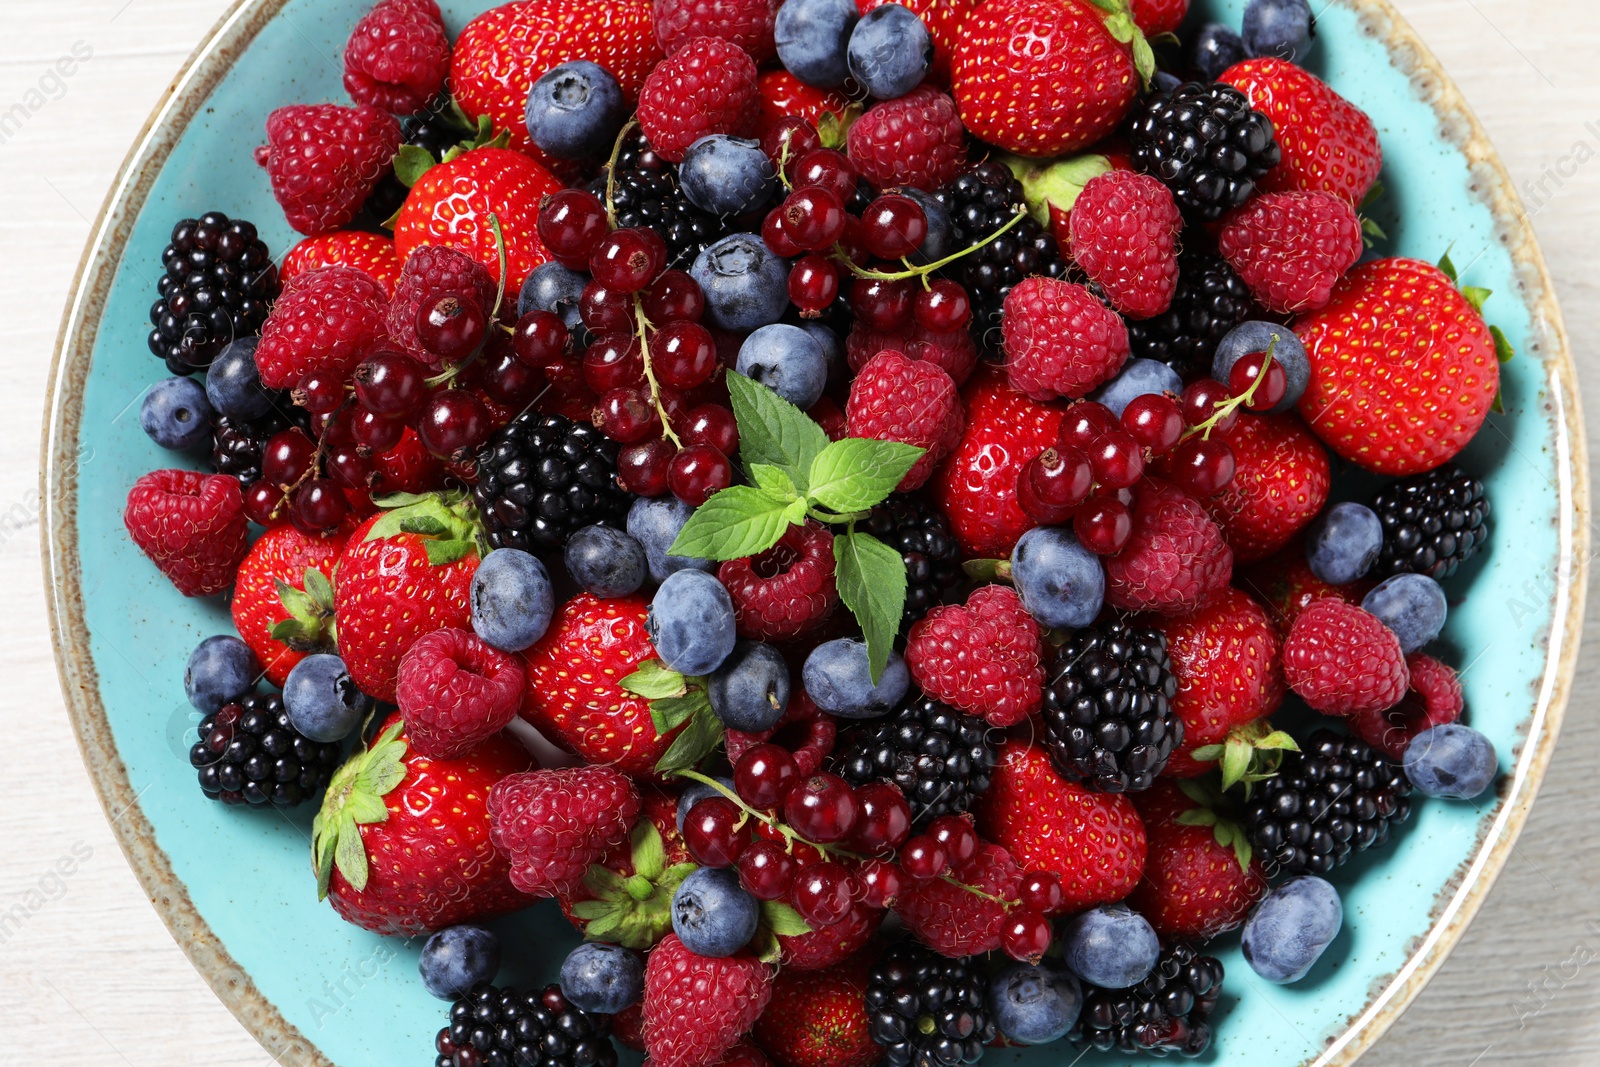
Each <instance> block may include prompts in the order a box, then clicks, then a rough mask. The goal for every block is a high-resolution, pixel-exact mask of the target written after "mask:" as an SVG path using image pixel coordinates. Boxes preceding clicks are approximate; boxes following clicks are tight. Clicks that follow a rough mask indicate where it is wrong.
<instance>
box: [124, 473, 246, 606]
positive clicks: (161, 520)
mask: <svg viewBox="0 0 1600 1067" xmlns="http://www.w3.org/2000/svg"><path fill="white" fill-rule="evenodd" d="M122 522H123V525H125V526H126V527H127V528H128V536H129V537H131V538H132V539H133V543H134V544H136V545H138V546H139V551H141V552H143V553H144V554H145V555H146V556H148V557H150V562H152V563H154V564H155V565H156V569H158V570H159V571H160V572H161V573H162V574H164V575H166V576H167V577H168V578H169V579H171V580H172V584H173V585H174V586H176V587H177V589H178V592H180V593H182V594H183V595H184V596H214V595H216V594H217V593H220V592H222V591H223V590H225V589H227V588H228V587H229V586H230V585H232V584H233V576H234V572H235V571H237V570H238V568H239V561H240V560H242V559H244V556H245V553H246V552H248V551H249V549H250V541H249V537H248V525H247V521H246V519H245V517H244V497H243V496H242V495H241V494H240V493H239V479H237V478H232V477H229V476H227V475H223V474H199V473H196V472H195V471H180V470H162V471H151V472H150V473H149V474H146V475H145V476H144V477H142V478H140V479H139V480H138V481H137V482H134V483H133V488H132V489H130V490H128V505H127V508H126V509H125V510H124V511H123V513H122Z"/></svg>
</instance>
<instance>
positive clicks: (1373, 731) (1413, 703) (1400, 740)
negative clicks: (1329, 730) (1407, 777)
mask: <svg viewBox="0 0 1600 1067" xmlns="http://www.w3.org/2000/svg"><path fill="white" fill-rule="evenodd" d="M1406 671H1407V673H1408V675H1409V678H1408V680H1407V688H1406V695H1405V696H1403V697H1401V698H1400V703H1398V704H1396V705H1395V706H1394V707H1392V708H1385V709H1383V710H1382V711H1363V712H1358V713H1356V714H1353V715H1351V716H1350V719H1349V722H1350V732H1351V733H1353V734H1355V735H1356V736H1357V737H1359V738H1361V740H1363V741H1365V742H1366V743H1367V744H1369V745H1371V746H1372V747H1373V748H1376V749H1379V750H1381V751H1382V752H1383V753H1384V754H1385V755H1387V756H1388V757H1389V758H1390V759H1392V760H1395V761H1397V762H1398V761H1399V760H1400V759H1401V758H1402V757H1404V756H1405V753H1406V746H1407V745H1409V744H1410V743H1411V739H1412V738H1413V737H1416V736H1417V735H1418V734H1420V733H1422V731H1424V730H1431V729H1432V728H1433V727H1435V726H1445V725H1447V724H1449V723H1453V722H1455V721H1456V720H1457V719H1459V718H1461V711H1462V709H1463V708H1464V707H1465V706H1466V704H1465V698H1464V697H1463V695H1462V692H1461V679H1459V678H1457V677H1456V672H1455V671H1454V670H1452V669H1451V668H1450V667H1449V666H1448V665H1447V664H1444V663H1440V662H1439V661H1438V660H1436V659H1434V658H1433V657H1432V656H1429V655H1425V654H1423V653H1421V652H1413V653H1412V654H1411V655H1409V656H1407V657H1406Z"/></svg>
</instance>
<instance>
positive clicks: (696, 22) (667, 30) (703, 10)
mask: <svg viewBox="0 0 1600 1067" xmlns="http://www.w3.org/2000/svg"><path fill="white" fill-rule="evenodd" d="M781 5H782V0H655V4H654V5H653V6H654V13H655V24H656V40H657V41H659V42H660V43H661V50H662V51H663V52H665V53H666V54H667V55H669V56H670V55H672V54H674V53H675V52H677V51H678V50H679V49H681V48H682V47H683V46H684V45H686V44H688V43H689V42H690V41H692V40H694V39H695V38H696V37H720V38H722V39H723V40H724V41H732V42H733V43H734V44H736V45H738V46H739V47H740V48H742V49H744V50H745V51H746V52H748V53H749V54H750V58H751V59H753V60H755V61H756V62H757V63H764V62H766V61H767V60H769V59H771V58H772V57H773V56H774V55H776V54H777V51H778V46H777V44H776V43H775V42H774V41H773V35H772V30H773V25H774V24H775V23H776V22H777V21H778V8H779V7H780V6H781Z"/></svg>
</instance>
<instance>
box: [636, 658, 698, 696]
mask: <svg viewBox="0 0 1600 1067" xmlns="http://www.w3.org/2000/svg"><path fill="white" fill-rule="evenodd" d="M622 688H624V689H626V690H627V691H628V692H630V693H633V694H634V695H635V696H642V697H644V698H645V699H646V700H659V699H661V698H662V697H681V696H683V694H684V693H685V692H686V691H687V689H688V685H687V683H685V681H684V678H683V675H681V674H679V673H678V672H677V671H674V670H669V669H668V668H667V665H666V664H665V663H662V662H661V661H660V660H658V659H647V660H645V661H644V662H643V663H641V664H639V668H638V670H636V671H634V672H633V673H632V674H630V675H628V676H627V677H626V678H624V679H623V680H622Z"/></svg>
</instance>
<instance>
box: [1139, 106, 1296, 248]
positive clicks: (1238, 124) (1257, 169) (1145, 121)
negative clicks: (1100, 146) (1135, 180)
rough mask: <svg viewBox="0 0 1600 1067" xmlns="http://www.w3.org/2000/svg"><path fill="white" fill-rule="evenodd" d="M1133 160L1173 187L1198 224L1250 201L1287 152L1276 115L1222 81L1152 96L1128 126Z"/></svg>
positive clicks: (1184, 210) (1215, 219) (1163, 182)
mask: <svg viewBox="0 0 1600 1067" xmlns="http://www.w3.org/2000/svg"><path fill="white" fill-rule="evenodd" d="M1128 146H1129V147H1130V148H1131V149H1132V150H1133V165H1134V166H1135V167H1137V168H1138V169H1140V170H1142V171H1144V172H1145V173H1146V174H1153V175H1155V177H1157V178H1159V179H1160V180H1161V182H1162V184H1164V185H1166V187H1167V188H1168V189H1171V190H1172V198H1173V199H1174V200H1176V201H1177V202H1178V207H1179V209H1180V210H1182V211H1183V213H1184V214H1185V215H1186V216H1188V217H1189V218H1191V219H1193V220H1194V221H1196V222H1215V221H1217V220H1218V219H1220V218H1221V217H1222V216H1223V215H1224V214H1226V213H1227V212H1228V211H1230V210H1232V209H1233V208H1236V207H1238V206H1239V205H1241V204H1243V203H1244V202H1245V201H1246V200H1248V199H1250V195H1251V194H1252V193H1254V192H1255V188H1256V181H1257V180H1258V179H1259V178H1260V177H1261V176H1262V175H1263V174H1265V173H1266V172H1267V171H1269V170H1271V169H1272V168H1273V167H1275V166H1277V165H1278V160H1279V159H1280V158H1281V156H1282V153H1281V152H1280V151H1279V149H1278V142H1277V140H1276V138H1274V137H1273V135H1272V120H1271V119H1269V118H1267V117H1266V116H1265V115H1263V114H1261V112H1259V111H1256V110H1255V109H1254V108H1252V107H1251V106H1250V101H1249V99H1248V98H1247V97H1246V96H1245V95H1244V94H1243V93H1241V92H1240V91H1239V90H1237V89H1235V88H1234V87H1233V86H1231V85H1224V84H1222V83H1221V82H1215V83H1210V84H1207V83H1203V82H1185V83H1183V84H1182V85H1180V86H1178V87H1177V88H1176V89H1173V90H1172V91H1171V92H1157V93H1154V94H1152V95H1151V96H1150V97H1149V98H1148V99H1147V100H1146V101H1145V102H1144V103H1143V104H1142V105H1141V106H1140V108H1139V110H1138V111H1136V112H1135V114H1134V117H1133V122H1132V124H1131V125H1130V126H1129V127H1128Z"/></svg>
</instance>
